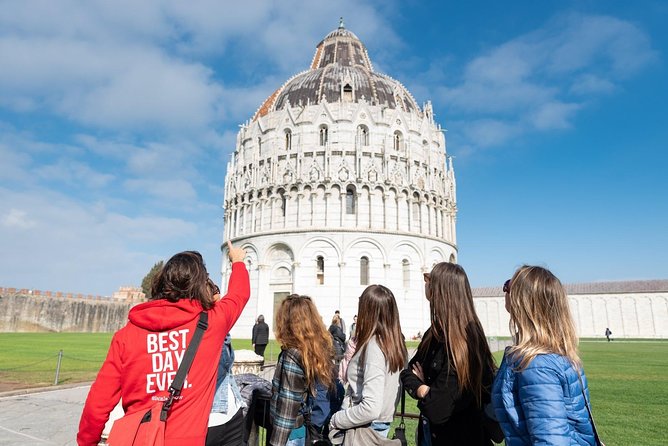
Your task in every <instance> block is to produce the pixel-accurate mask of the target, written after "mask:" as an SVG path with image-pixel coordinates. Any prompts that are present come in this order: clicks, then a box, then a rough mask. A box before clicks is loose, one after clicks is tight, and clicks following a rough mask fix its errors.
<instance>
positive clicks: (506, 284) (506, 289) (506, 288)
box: [503, 279, 510, 293]
mask: <svg viewBox="0 0 668 446" xmlns="http://www.w3.org/2000/svg"><path fill="white" fill-rule="evenodd" d="M503 292H504V293H510V279H508V280H506V281H505V282H503Z"/></svg>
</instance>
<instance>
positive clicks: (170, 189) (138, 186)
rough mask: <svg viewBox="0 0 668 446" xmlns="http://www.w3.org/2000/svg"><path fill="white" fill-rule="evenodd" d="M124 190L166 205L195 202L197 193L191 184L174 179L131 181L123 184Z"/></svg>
mask: <svg viewBox="0 0 668 446" xmlns="http://www.w3.org/2000/svg"><path fill="white" fill-rule="evenodd" d="M124 186H125V188H126V189H127V190H128V191H130V192H133V193H141V194H147V195H149V196H150V197H152V198H155V199H157V200H158V201H162V202H164V204H166V205H168V204H170V203H175V202H177V203H179V202H185V201H188V200H195V199H196V198H197V192H196V191H195V189H194V188H193V186H192V184H190V183H189V182H188V181H185V180H176V179H169V178H164V179H156V180H151V179H133V180H127V181H126V182H125V183H124Z"/></svg>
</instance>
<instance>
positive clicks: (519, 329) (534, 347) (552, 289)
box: [507, 265, 581, 370]
mask: <svg viewBox="0 0 668 446" xmlns="http://www.w3.org/2000/svg"><path fill="white" fill-rule="evenodd" d="M507 299H508V303H509V305H508V307H509V308H508V311H509V312H510V331H511V333H512V334H513V335H514V336H515V345H513V346H512V347H511V348H510V352H511V354H513V355H514V356H515V357H517V358H518V359H519V360H520V363H519V366H518V369H519V370H523V369H524V368H525V367H526V366H527V365H529V363H530V362H531V360H532V359H533V358H535V357H536V355H539V354H542V353H557V354H559V355H563V356H565V357H566V358H568V359H569V361H570V362H571V363H572V364H573V365H574V366H579V365H580V364H581V361H580V356H579V355H578V337H577V334H576V333H575V324H574V322H573V317H572V316H571V310H570V307H569V305H568V296H567V295H566V290H565V289H564V287H563V285H562V284H561V282H560V281H559V279H557V277H556V276H555V275H554V274H552V273H551V272H550V271H549V270H547V269H545V268H542V267H540V266H528V265H524V266H522V267H520V268H519V269H518V270H517V271H515V274H514V275H513V278H512V279H510V293H508V295H507Z"/></svg>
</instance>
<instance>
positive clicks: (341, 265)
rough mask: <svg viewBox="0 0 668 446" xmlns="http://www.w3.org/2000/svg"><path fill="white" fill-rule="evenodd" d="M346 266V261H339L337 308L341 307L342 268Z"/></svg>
mask: <svg viewBox="0 0 668 446" xmlns="http://www.w3.org/2000/svg"><path fill="white" fill-rule="evenodd" d="M345 267H346V262H339V304H338V305H337V308H341V302H343V288H344V286H343V269H344V268H345Z"/></svg>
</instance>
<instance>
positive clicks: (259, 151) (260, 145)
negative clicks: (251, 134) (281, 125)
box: [257, 138, 262, 156]
mask: <svg viewBox="0 0 668 446" xmlns="http://www.w3.org/2000/svg"><path fill="white" fill-rule="evenodd" d="M257 153H258V154H259V155H260V156H262V138H258V139H257Z"/></svg>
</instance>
